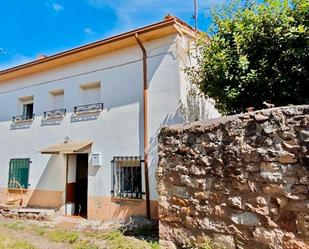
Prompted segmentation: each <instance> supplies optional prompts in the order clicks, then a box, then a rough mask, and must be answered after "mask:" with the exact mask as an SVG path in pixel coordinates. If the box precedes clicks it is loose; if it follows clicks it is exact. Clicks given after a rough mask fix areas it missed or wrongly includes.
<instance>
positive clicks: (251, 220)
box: [231, 212, 261, 226]
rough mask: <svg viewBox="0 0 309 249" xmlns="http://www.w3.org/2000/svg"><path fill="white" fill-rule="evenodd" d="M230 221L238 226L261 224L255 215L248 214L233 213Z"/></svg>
mask: <svg viewBox="0 0 309 249" xmlns="http://www.w3.org/2000/svg"><path fill="white" fill-rule="evenodd" d="M231 220H232V221H233V222H235V223H236V224H238V225H245V226H258V225H260V224H261V222H260V219H259V218H258V217H257V215H255V214H253V213H250V212H243V213H235V214H232V215H231Z"/></svg>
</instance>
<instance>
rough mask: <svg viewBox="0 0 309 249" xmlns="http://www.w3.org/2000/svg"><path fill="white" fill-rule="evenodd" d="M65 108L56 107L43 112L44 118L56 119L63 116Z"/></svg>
mask: <svg viewBox="0 0 309 249" xmlns="http://www.w3.org/2000/svg"><path fill="white" fill-rule="evenodd" d="M66 112H67V111H66V109H57V110H52V111H47V112H44V113H43V118H44V119H57V118H63V117H64V116H65V115H66Z"/></svg>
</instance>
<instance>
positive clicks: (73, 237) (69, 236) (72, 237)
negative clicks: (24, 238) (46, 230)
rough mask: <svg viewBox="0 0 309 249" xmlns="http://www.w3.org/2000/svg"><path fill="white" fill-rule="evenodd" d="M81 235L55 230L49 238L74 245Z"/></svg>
mask: <svg viewBox="0 0 309 249" xmlns="http://www.w3.org/2000/svg"><path fill="white" fill-rule="evenodd" d="M78 236H79V234H78V233H77V232H69V231H65V230H54V231H51V232H50V234H49V235H48V238H49V239H50V240H51V241H54V242H67V243H70V244H73V243H74V242H76V241H77V239H78Z"/></svg>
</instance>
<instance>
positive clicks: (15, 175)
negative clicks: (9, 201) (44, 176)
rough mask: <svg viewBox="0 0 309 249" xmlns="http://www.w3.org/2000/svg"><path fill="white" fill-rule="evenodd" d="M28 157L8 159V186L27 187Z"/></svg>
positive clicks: (12, 187)
mask: <svg viewBox="0 0 309 249" xmlns="http://www.w3.org/2000/svg"><path fill="white" fill-rule="evenodd" d="M29 168H30V158H18V159H11V160H10V169H9V182H8V187H9V188H11V189H14V188H23V189H27V188H28V181H29Z"/></svg>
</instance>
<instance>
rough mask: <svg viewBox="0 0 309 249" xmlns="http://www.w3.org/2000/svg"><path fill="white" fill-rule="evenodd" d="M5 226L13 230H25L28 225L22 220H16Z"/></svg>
mask: <svg viewBox="0 0 309 249" xmlns="http://www.w3.org/2000/svg"><path fill="white" fill-rule="evenodd" d="M5 226H6V227H7V228H9V229H11V230H24V229H25V228H26V227H25V226H24V224H22V223H21V222H18V221H15V222H12V223H7V224H5Z"/></svg>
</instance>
